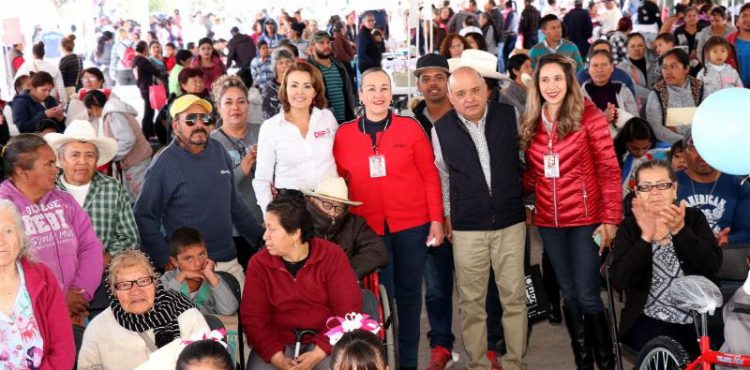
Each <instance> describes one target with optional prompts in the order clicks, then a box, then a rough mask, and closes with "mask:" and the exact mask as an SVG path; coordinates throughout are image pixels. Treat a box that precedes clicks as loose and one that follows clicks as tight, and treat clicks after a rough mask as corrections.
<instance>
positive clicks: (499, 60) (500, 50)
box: [497, 41, 505, 73]
mask: <svg viewBox="0 0 750 370" xmlns="http://www.w3.org/2000/svg"><path fill="white" fill-rule="evenodd" d="M504 47H505V43H504V42H502V41H500V42H498V43H497V70H498V71H499V72H500V73H505V60H503V49H504Z"/></svg>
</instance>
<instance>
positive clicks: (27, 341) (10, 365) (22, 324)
mask: <svg viewBox="0 0 750 370" xmlns="http://www.w3.org/2000/svg"><path fill="white" fill-rule="evenodd" d="M29 253H30V251H29V249H28V244H27V242H26V235H25V233H24V228H23V226H22V223H21V216H20V215H19V214H18V211H17V210H16V207H15V206H14V205H13V203H12V202H10V201H8V200H0V338H3V339H2V340H1V341H0V353H3V354H4V356H5V357H4V358H3V359H2V361H0V364H2V365H3V366H4V367H3V368H4V369H72V368H73V363H74V362H75V353H76V352H75V351H76V349H75V346H74V344H73V330H72V329H71V323H70V317H69V316H68V314H67V306H66V304H65V298H64V297H63V294H62V291H61V290H60V284H59V283H58V282H57V280H56V279H55V276H54V275H53V274H52V271H50V270H49V268H48V267H47V266H46V265H44V264H43V263H39V262H32V261H31V260H29V258H28V254H29Z"/></svg>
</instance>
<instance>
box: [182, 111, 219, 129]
mask: <svg viewBox="0 0 750 370" xmlns="http://www.w3.org/2000/svg"><path fill="white" fill-rule="evenodd" d="M182 121H183V122H185V124H186V125H187V126H188V127H193V126H195V124H196V123H198V121H200V122H201V123H202V124H203V125H204V126H211V125H213V124H214V117H213V116H211V115H209V114H203V113H190V114H188V115H186V116H185V118H183V119H182Z"/></svg>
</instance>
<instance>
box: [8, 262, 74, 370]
mask: <svg viewBox="0 0 750 370" xmlns="http://www.w3.org/2000/svg"><path fill="white" fill-rule="evenodd" d="M21 266H22V267H23V273H24V276H25V278H26V289H28V291H29V296H30V297H31V307H32V308H33V310H34V318H36V321H37V324H38V325H39V334H40V335H41V336H42V340H43V341H44V350H43V351H44V352H43V354H42V366H41V367H40V369H41V370H57V369H61V370H68V369H72V368H73V364H74V363H75V358H76V348H75V343H74V342H73V324H72V323H71V322H70V317H69V316H68V306H67V304H66V303H65V297H63V294H62V291H61V290H60V283H58V282H57V279H56V278H55V276H54V275H53V274H52V271H50V269H49V268H48V267H47V266H45V265H44V264H41V263H36V262H30V261H29V260H27V259H26V258H22V259H21Z"/></svg>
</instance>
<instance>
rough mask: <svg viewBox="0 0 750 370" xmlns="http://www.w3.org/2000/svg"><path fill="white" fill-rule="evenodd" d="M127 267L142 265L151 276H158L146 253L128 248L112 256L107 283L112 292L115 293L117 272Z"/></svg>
mask: <svg viewBox="0 0 750 370" xmlns="http://www.w3.org/2000/svg"><path fill="white" fill-rule="evenodd" d="M126 267H142V268H143V269H144V270H146V272H147V273H148V274H149V276H154V277H157V278H158V274H157V273H156V270H155V269H154V265H153V264H151V260H149V259H148V256H146V254H145V253H143V252H142V251H140V250H138V249H126V250H123V251H122V252H120V253H117V254H116V255H115V256H114V257H112V261H110V263H109V268H108V270H107V284H109V289H110V291H111V292H112V294H114V293H115V280H116V279H117V273H118V272H120V270H122V269H124V268H126Z"/></svg>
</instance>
